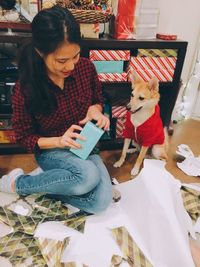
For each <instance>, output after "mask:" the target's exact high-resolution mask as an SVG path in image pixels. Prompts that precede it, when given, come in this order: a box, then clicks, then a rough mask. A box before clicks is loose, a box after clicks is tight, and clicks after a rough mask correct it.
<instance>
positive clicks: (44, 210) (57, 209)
mask: <svg viewBox="0 0 200 267" xmlns="http://www.w3.org/2000/svg"><path fill="white" fill-rule="evenodd" d="M35 203H39V204H38V205H36V206H35V207H34V209H33V212H32V213H31V215H30V216H22V215H19V214H17V213H15V212H13V211H11V210H9V209H7V208H5V207H0V220H1V221H2V222H4V223H5V224H7V225H9V226H11V227H13V228H14V231H21V232H24V233H26V234H29V235H33V234H34V232H35V229H36V227H37V225H38V224H39V223H42V222H46V221H62V222H63V224H64V225H66V226H68V227H71V228H73V229H75V230H77V231H80V232H84V226H85V220H86V217H85V213H84V212H77V213H73V214H70V215H68V209H67V208H66V207H65V206H63V205H61V202H60V201H55V200H52V199H47V198H46V197H44V196H42V197H39V198H37V199H36V200H35Z"/></svg>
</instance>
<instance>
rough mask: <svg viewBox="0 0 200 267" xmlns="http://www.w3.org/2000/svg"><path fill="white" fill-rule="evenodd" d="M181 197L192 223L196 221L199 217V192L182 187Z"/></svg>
mask: <svg viewBox="0 0 200 267" xmlns="http://www.w3.org/2000/svg"><path fill="white" fill-rule="evenodd" d="M181 195H182V198H183V204H184V207H185V209H186V210H187V212H188V214H189V215H190V217H191V219H192V220H193V221H195V222H196V221H197V219H198V217H199V216H200V191H197V190H194V189H191V188H188V187H185V186H182V187H181Z"/></svg>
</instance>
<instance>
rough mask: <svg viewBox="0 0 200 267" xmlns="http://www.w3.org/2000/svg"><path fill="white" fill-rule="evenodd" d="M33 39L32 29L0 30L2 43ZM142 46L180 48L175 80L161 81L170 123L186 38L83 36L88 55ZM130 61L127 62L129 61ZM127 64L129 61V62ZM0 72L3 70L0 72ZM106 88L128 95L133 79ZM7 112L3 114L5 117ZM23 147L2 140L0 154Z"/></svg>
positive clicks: (107, 145)
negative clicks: (11, 31)
mask: <svg viewBox="0 0 200 267" xmlns="http://www.w3.org/2000/svg"><path fill="white" fill-rule="evenodd" d="M30 39H31V33H30V32H27V33H25V32H13V33H12V34H8V33H6V32H4V31H0V43H16V44H18V46H21V45H22V44H24V43H25V42H27V41H29V40H30ZM139 49H173V50H176V52H177V58H176V64H175V69H174V74H173V78H172V81H170V82H169V81H167V82H160V83H159V84H160V87H159V88H160V95H161V98H160V103H159V104H160V108H161V117H162V120H163V124H164V125H165V126H169V124H170V120H171V114H172V111H173V108H174V105H175V102H176V99H177V95H178V92H179V88H180V84H181V72H182V68H183V63H184V59H185V54H186V49H187V42H186V41H182V40H172V41H171V40H169V41H165V40H159V39H152V40H116V39H112V38H109V37H108V36H105V37H103V38H101V39H82V40H81V56H84V57H87V58H89V55H90V50H129V51H130V55H131V56H133V57H135V56H137V52H138V50H139ZM126 63H127V62H126ZM126 65H127V64H126ZM0 74H1V73H0ZM102 86H103V91H104V92H105V93H106V94H107V95H108V97H109V98H110V99H111V103H112V98H114V97H116V96H120V97H124V98H128V97H130V92H131V83H130V82H128V81H125V82H124V81H123V82H115V81H112V82H102ZM3 115H4V114H0V118H2V116H3ZM121 145H122V139H111V140H106V141H105V140H104V141H101V143H100V149H114V148H119V147H121ZM24 151H25V150H24V148H22V147H20V146H19V145H14V144H0V154H2V153H3V154H10V153H23V152H24Z"/></svg>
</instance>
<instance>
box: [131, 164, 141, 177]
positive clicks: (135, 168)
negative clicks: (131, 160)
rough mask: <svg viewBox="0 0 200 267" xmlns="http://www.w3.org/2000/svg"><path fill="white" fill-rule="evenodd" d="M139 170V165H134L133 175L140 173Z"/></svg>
mask: <svg viewBox="0 0 200 267" xmlns="http://www.w3.org/2000/svg"><path fill="white" fill-rule="evenodd" d="M139 170H140V168H139V167H137V166H135V167H133V169H132V170H131V175H136V174H138V173H139Z"/></svg>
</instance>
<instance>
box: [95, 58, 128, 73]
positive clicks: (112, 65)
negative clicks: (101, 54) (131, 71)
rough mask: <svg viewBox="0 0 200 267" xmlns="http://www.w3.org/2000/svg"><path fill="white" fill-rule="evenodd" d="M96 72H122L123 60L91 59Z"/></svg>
mask: <svg viewBox="0 0 200 267" xmlns="http://www.w3.org/2000/svg"><path fill="white" fill-rule="evenodd" d="M93 63H94V65H95V68H96V71H97V73H122V72H123V69H124V61H120V60H118V61H106V60H105V61H104V60H103V61H93Z"/></svg>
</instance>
